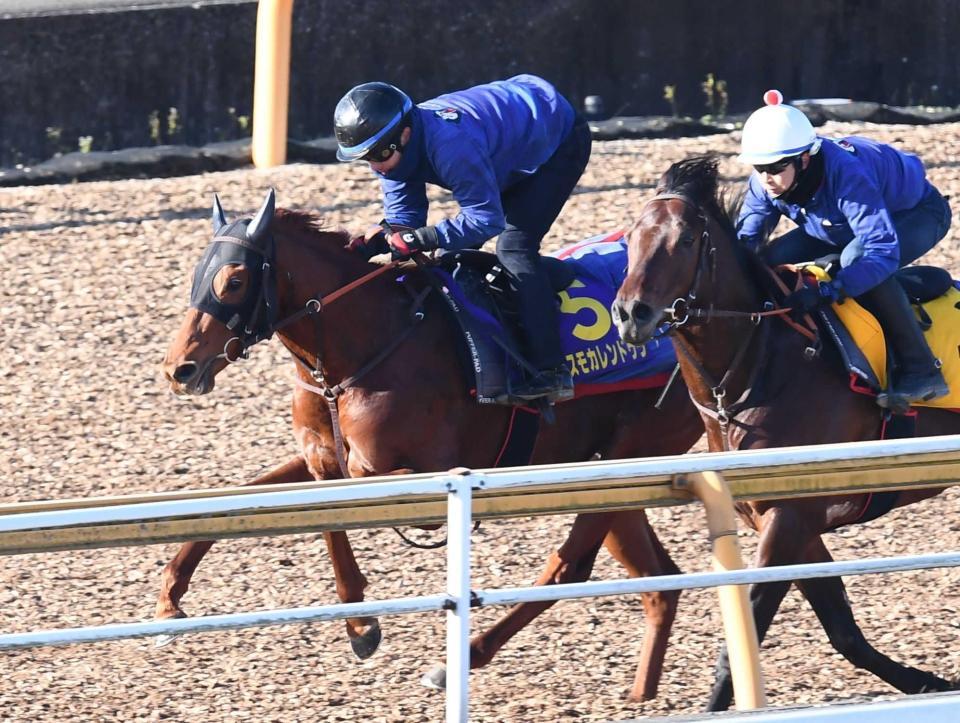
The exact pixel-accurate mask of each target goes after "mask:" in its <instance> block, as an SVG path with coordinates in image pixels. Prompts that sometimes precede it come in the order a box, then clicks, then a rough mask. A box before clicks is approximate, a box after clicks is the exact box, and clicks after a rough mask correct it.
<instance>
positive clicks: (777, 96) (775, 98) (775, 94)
mask: <svg viewBox="0 0 960 723" xmlns="http://www.w3.org/2000/svg"><path fill="white" fill-rule="evenodd" d="M763 102H764V103H765V104H766V105H780V104H781V103H783V93H781V92H780V91H779V90H768V91H767V92H766V93H764V94H763Z"/></svg>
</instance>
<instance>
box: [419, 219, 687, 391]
mask: <svg viewBox="0 0 960 723" xmlns="http://www.w3.org/2000/svg"><path fill="white" fill-rule="evenodd" d="M612 238H613V239H614V240H613V241H611V236H610V235H604V236H597V237H594V238H593V239H588V240H587V241H586V242H581V243H580V244H577V245H576V248H578V249H583V248H585V245H586V248H587V249H588V250H586V251H583V252H581V253H579V254H578V256H577V258H572V257H569V256H566V257H564V256H563V252H558V254H557V256H541V257H540V261H541V264H542V265H543V269H544V270H545V271H546V273H547V276H548V277H549V279H550V285H551V287H552V289H553V291H554V293H555V294H556V295H557V304H558V309H559V312H560V313H559V314H558V317H559V326H560V329H559V331H560V337H561V344H562V349H563V353H564V356H565V360H566V363H567V364H568V366H569V367H570V370H571V374H572V376H573V379H574V385H575V393H576V395H577V396H583V395H585V394H596V393H604V392H609V391H619V390H622V389H626V388H629V389H646V388H654V387H657V386H663V385H664V384H666V381H667V378H668V376H669V370H671V369H672V368H673V366H674V365H675V363H676V359H675V356H674V353H673V347H672V345H671V344H669V342H651V343H650V344H649V345H648V346H647V347H642V348H640V347H629V346H627V345H626V344H624V343H623V342H622V341H620V339H619V336H618V335H617V331H616V327H615V326H614V325H613V322H612V318H611V316H610V311H609V309H610V304H611V303H612V301H613V298H614V296H615V294H616V291H617V289H618V288H619V285H620V283H621V282H622V274H623V273H625V271H626V245H625V243H622V241H623V235H622V234H614V235H613V237H612ZM611 243H613V244H614V245H611ZM591 244H592V246H591ZM591 248H592V249H593V250H594V251H596V253H590V252H589V249H591ZM601 256H602V259H600V257H601ZM590 257H596V258H595V259H594V260H596V259H600V260H602V262H603V264H602V267H601V266H598V265H596V264H592V263H591V258H590ZM584 259H586V260H584ZM611 268H613V269H617V272H616V273H615V274H613V275H611V274H610V272H609V269H611ZM426 270H427V274H428V276H429V277H430V283H432V284H433V286H434V287H435V288H436V289H437V290H438V291H440V292H441V295H442V297H443V299H444V300H445V301H446V306H447V308H448V309H449V311H450V313H451V316H452V317H453V319H454V320H455V322H456V324H457V326H458V327H459V329H460V331H461V333H462V338H463V341H464V344H462V345H461V347H460V354H461V360H462V361H463V363H464V364H463V365H464V368H465V369H466V370H467V374H468V377H469V381H470V384H471V392H472V393H473V394H474V395H475V396H476V399H477V401H478V402H479V403H481V404H508V405H516V404H519V403H521V402H520V401H519V400H517V399H516V398H514V397H513V396H512V389H513V388H514V387H516V386H517V385H518V384H520V383H521V382H523V381H524V380H525V379H526V378H527V377H528V376H529V375H531V374H535V373H536V370H535V369H534V368H533V367H532V366H531V365H530V364H529V363H528V362H527V360H526V359H525V358H524V353H523V343H522V340H523V338H524V335H523V333H522V330H521V328H520V323H519V313H518V308H519V307H518V302H517V292H516V280H515V279H514V278H513V277H512V275H511V274H510V273H509V272H507V271H506V270H505V269H504V268H503V266H502V265H501V264H500V262H499V260H498V259H497V257H496V256H495V255H494V254H491V253H486V252H484V251H477V250H462V251H453V252H447V253H444V254H441V255H440V256H438V257H437V258H436V261H435V263H434V264H432V265H430V266H428V267H426Z"/></svg>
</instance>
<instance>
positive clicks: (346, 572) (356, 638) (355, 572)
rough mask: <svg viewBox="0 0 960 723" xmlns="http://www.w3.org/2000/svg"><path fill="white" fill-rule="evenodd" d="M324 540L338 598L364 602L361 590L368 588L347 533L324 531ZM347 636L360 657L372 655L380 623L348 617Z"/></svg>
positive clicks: (379, 633) (377, 639)
mask: <svg viewBox="0 0 960 723" xmlns="http://www.w3.org/2000/svg"><path fill="white" fill-rule="evenodd" d="M323 540H324V542H326V543H327V552H328V553H329V555H330V561H331V562H332V563H333V574H334V576H335V577H336V585H337V597H338V598H339V599H340V602H345V603H348V602H363V591H364V589H365V588H366V587H367V578H366V577H364V575H363V573H362V572H360V567H359V566H358V565H357V560H356V558H355V557H354V555H353V548H351V547H350V540H349V539H347V533H345V532H340V531H335V532H324V533H323ZM345 624H346V626H347V636H348V637H349V638H350V647H351V648H353V653H354V655H356V656H357V657H358V658H359V659H360V660H365V659H366V658H369V657H370V656H371V655H373V654H374V653H375V652H376V650H377V647H378V646H379V645H380V639H381V637H382V636H381V632H380V623H379V622H378V621H377V619H376V618H370V617H364V618H347V619H346V620H345Z"/></svg>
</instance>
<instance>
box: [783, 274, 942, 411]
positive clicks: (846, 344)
mask: <svg viewBox="0 0 960 723" xmlns="http://www.w3.org/2000/svg"><path fill="white" fill-rule="evenodd" d="M838 258H839V257H826V258H824V259H818V260H817V261H816V262H814V263H812V264H804V265H801V266H799V267H798V269H799V271H800V273H802V274H804V275H806V276H808V277H810V278H812V279H813V280H815V281H826V280H829V279H830V278H831V276H830V271H831V270H832V269H833V267H834V266H835V264H836V260H837V259H838ZM894 278H896V280H897V281H898V282H899V283H900V285H901V286H902V287H903V289H904V291H905V292H906V293H907V297H908V298H909V299H910V302H911V304H912V305H913V308H914V311H915V312H916V314H917V323H918V324H919V325H920V328H921V329H922V330H923V332H924V336H925V337H926V340H927V343H928V344H929V345H930V349H931V351H932V352H933V354H934V356H936V357H937V358H939V359H940V360H941V362H942V363H943V367H942V372H943V375H944V378H945V379H946V381H947V384H948V385H949V386H950V390H951V393H950V394H949V395H947V396H946V397H941V398H939V399H934V400H931V401H929V402H918V403H917V404H916V406H926V407H938V408H946V409H956V410H960V353H958V349H960V282H957V281H954V280H953V278H952V277H951V276H950V274H949V272H947V271H946V270H945V269H941V268H938V267H934V266H910V267H907V268H904V269H900V270H899V271H897V272H896V273H895V274H894ZM817 317H818V318H817V322H818V326H819V327H820V329H821V330H822V331H824V332H826V336H827V337H828V338H829V339H830V340H832V342H833V343H834V344H835V346H836V348H837V350H838V352H839V353H840V358H841V359H842V360H843V364H844V367H845V369H846V371H847V372H848V373H849V374H850V378H851V387H852V388H853V389H854V391H858V392H862V393H868V394H876V393H878V392H880V391H881V390H883V389H885V388H886V386H887V381H888V380H887V370H888V369H889V367H890V355H889V350H888V349H887V345H886V341H885V339H884V335H883V329H882V328H881V326H880V324H879V323H878V322H877V320H876V318H875V317H874V316H873V314H871V313H870V312H869V311H867V310H866V309H865V308H864V307H863V306H861V305H860V304H858V303H857V301H856V300H855V299H844V300H843V301H841V302H840V303H837V304H832V305H831V306H829V307H825V308H822V309H820V310H819V311H818V313H817Z"/></svg>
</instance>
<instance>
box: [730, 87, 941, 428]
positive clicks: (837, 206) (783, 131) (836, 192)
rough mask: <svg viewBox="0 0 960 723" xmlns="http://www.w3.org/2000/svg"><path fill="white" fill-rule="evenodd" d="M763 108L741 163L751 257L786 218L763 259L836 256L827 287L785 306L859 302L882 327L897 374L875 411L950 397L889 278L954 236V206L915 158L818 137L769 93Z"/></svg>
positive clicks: (752, 121)
mask: <svg viewBox="0 0 960 723" xmlns="http://www.w3.org/2000/svg"><path fill="white" fill-rule="evenodd" d="M764 99H765V101H766V102H767V105H766V106H765V107H763V108H761V109H760V110H758V111H756V112H755V113H753V114H752V115H751V116H750V117H749V118H748V119H747V122H746V123H745V124H744V127H743V138H742V141H741V150H742V152H741V154H740V156H739V158H740V160H741V161H742V162H743V163H747V164H750V165H752V166H753V168H754V173H752V174H751V176H750V181H749V185H748V188H747V193H746V196H745V197H744V202H743V206H742V208H741V211H740V218H739V219H738V222H737V234H738V237H739V238H740V239H741V240H742V241H744V242H745V243H746V244H747V245H748V246H750V247H751V248H754V249H756V248H757V245H758V244H759V243H760V242H761V241H762V240H764V239H766V238H767V236H768V234H769V233H770V232H771V231H772V230H773V228H774V227H775V226H776V225H777V222H778V221H779V220H780V218H781V217H782V216H786V217H787V218H789V219H790V220H791V221H793V222H794V223H796V224H797V226H798V227H799V228H796V229H793V230H792V231H789V232H788V233H786V234H784V235H783V236H781V237H780V238H778V239H777V240H776V241H775V242H774V243H773V244H772V245H770V247H769V248H767V249H764V250H763V251H762V253H763V255H764V257H765V259H766V261H767V263H768V264H770V265H771V266H776V265H778V264H785V263H797V262H800V261H812V260H814V259H816V258H819V257H822V256H826V255H829V254H832V253H839V254H840V266H841V269H840V271H839V272H838V273H837V274H836V275H835V277H834V279H833V280H832V281H830V282H828V283H821V284H820V285H819V287H818V288H817V287H807V288H805V289H801V290H800V291H797V292H794V293H793V294H792V295H791V296H789V297H788V298H787V300H786V302H785V303H786V305H788V306H792V307H793V308H794V309H796V310H798V311H801V312H809V311H812V310H814V309H816V308H817V307H818V306H820V305H821V304H824V303H829V302H832V301H836V300H839V299H842V298H844V297H847V296H849V297H855V298H856V299H857V301H859V302H861V303H862V304H863V305H864V306H865V307H866V308H867V309H869V310H870V311H871V312H872V313H873V314H874V315H875V316H876V317H877V320H878V321H879V322H880V325H881V326H882V327H883V329H884V332H885V335H886V338H887V340H888V342H889V343H890V344H891V347H892V349H893V353H894V359H895V360H896V362H897V367H898V369H899V372H898V374H897V378H896V382H895V384H892V385H891V388H890V389H888V390H887V391H885V392H884V393H882V394H880V395H879V397H878V398H877V402H878V404H880V405H881V406H883V407H887V408H891V409H895V410H901V411H902V410H904V409H905V408H907V407H908V406H909V404H911V403H914V402H919V401H929V400H931V399H935V398H937V397H942V396H945V395H946V394H947V393H948V391H949V390H948V388H947V385H946V382H945V381H944V379H943V375H942V373H941V372H940V363H939V361H938V360H937V359H935V358H934V356H933V354H932V353H931V351H930V348H929V346H928V345H927V343H926V340H925V338H924V336H923V333H922V331H921V330H920V327H919V325H918V323H917V319H916V316H915V315H914V313H913V310H912V308H911V307H910V303H909V300H908V298H907V296H906V293H905V292H904V291H903V289H902V288H901V287H900V285H899V283H897V281H896V279H895V278H893V277H892V274H893V273H894V272H895V271H896V270H897V269H899V268H900V267H902V266H906V265H907V264H909V263H911V262H912V261H914V260H916V259H917V258H919V257H920V256H922V255H923V254H924V253H926V252H927V251H929V250H930V249H931V248H932V247H933V246H934V245H936V243H937V242H938V241H940V239H942V238H943V237H944V236H945V235H946V233H947V231H948V229H949V228H950V216H951V214H950V206H949V205H948V203H947V201H946V199H944V198H943V196H941V195H940V193H939V192H938V191H937V189H936V188H934V187H933V185H931V183H930V182H929V181H928V180H927V178H926V173H925V171H924V168H923V163H922V162H921V161H920V159H919V158H917V157H916V156H915V155H913V154H911V153H905V152H903V151H899V150H897V149H895V148H893V147H892V146H888V145H884V144H882V143H877V142H875V141H871V140H868V139H866V138H859V137H850V138H845V139H843V140H830V139H826V138H820V137H818V136H817V135H816V133H815V132H814V130H813V126H812V125H811V124H810V121H809V120H808V119H807V117H806V116H805V115H804V114H803V113H802V112H801V111H800V110H798V109H797V108H794V107H793V106H790V105H785V104H783V103H782V100H783V96H782V95H781V94H780V93H779V91H767V93H766V94H765V96H764Z"/></svg>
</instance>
